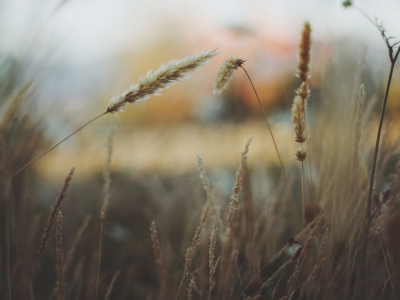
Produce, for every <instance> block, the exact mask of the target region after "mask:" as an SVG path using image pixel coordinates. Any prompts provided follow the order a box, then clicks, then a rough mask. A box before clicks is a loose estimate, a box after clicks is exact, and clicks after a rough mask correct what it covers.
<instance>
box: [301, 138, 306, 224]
mask: <svg viewBox="0 0 400 300" xmlns="http://www.w3.org/2000/svg"><path fill="white" fill-rule="evenodd" d="M301 145H302V146H303V144H301ZM301 204H302V215H303V218H302V220H303V227H304V228H305V227H306V220H305V216H304V211H305V209H306V204H305V199H304V162H303V161H302V162H301Z"/></svg>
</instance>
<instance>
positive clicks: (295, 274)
mask: <svg viewBox="0 0 400 300" xmlns="http://www.w3.org/2000/svg"><path fill="white" fill-rule="evenodd" d="M324 219H325V216H324V215H320V216H319V217H318V221H317V223H316V224H315V227H314V228H313V229H312V230H311V232H310V234H309V235H308V237H307V240H306V242H305V243H304V246H303V247H302V248H301V252H300V256H299V257H298V259H297V263H296V266H295V268H294V271H293V274H292V276H290V278H289V281H288V288H289V292H288V295H292V291H293V290H294V286H295V285H296V281H297V277H298V276H299V274H300V270H301V266H302V265H303V261H304V259H305V256H306V254H307V252H308V248H309V247H310V244H311V241H312V238H313V237H314V236H315V234H316V233H317V230H319V228H320V226H321V224H322V222H323V220H324ZM295 256H296V255H295ZM289 299H290V297H289Z"/></svg>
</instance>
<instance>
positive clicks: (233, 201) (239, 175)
mask: <svg viewBox="0 0 400 300" xmlns="http://www.w3.org/2000/svg"><path fill="white" fill-rule="evenodd" d="M251 141H252V139H251V138H250V139H249V140H248V141H247V143H246V146H245V148H244V151H243V152H242V157H241V160H240V166H239V170H238V171H237V173H236V182H235V186H234V187H233V192H232V196H231V202H230V203H229V211H228V218H227V221H228V222H227V228H226V231H227V232H228V231H229V228H230V224H231V222H232V219H233V216H234V214H235V211H236V209H237V203H238V200H239V193H240V190H241V189H242V180H243V172H244V168H245V165H246V164H247V153H248V152H249V146H250V143H251Z"/></svg>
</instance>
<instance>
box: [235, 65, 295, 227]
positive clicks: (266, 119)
mask: <svg viewBox="0 0 400 300" xmlns="http://www.w3.org/2000/svg"><path fill="white" fill-rule="evenodd" d="M241 68H242V69H243V71H244V73H246V76H247V78H248V79H249V81H250V84H251V86H252V88H253V91H254V93H255V94H256V97H257V101H258V104H259V105H260V107H261V110H262V112H263V115H264V120H265V123H267V127H268V130H269V133H270V134H271V138H272V141H273V143H274V146H275V151H276V154H277V155H278V159H279V163H280V165H281V169H282V172H283V176H284V177H285V182H286V184H287V186H289V179H288V177H287V175H286V171H285V167H284V166H283V162H282V158H281V155H280V154H279V150H278V146H277V145H276V141H275V137H274V134H273V133H272V129H271V126H270V125H269V122H268V118H267V114H266V113H265V110H264V107H263V106H262V104H261V101H260V97H259V96H258V93H257V90H256V88H255V86H254V84H253V81H252V80H251V79H250V76H249V73H247V71H246V69H245V68H244V67H243V66H241ZM289 194H290V198H291V199H292V201H293V206H292V210H293V214H294V215H296V212H295V206H296V203H295V201H294V197H293V195H292V192H291V190H290V189H289ZM298 221H299V223H301V220H299V218H298Z"/></svg>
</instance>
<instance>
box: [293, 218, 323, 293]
mask: <svg viewBox="0 0 400 300" xmlns="http://www.w3.org/2000/svg"><path fill="white" fill-rule="evenodd" d="M329 234H330V227H329V226H327V227H326V228H325V234H324V236H323V238H322V242H321V246H320V247H319V252H318V256H317V261H316V263H315V266H314V268H313V270H312V271H311V273H310V275H308V278H307V280H306V281H305V282H304V283H303V285H302V287H301V290H300V296H299V299H302V298H303V297H304V294H305V292H306V289H307V288H308V287H310V286H312V285H313V284H315V283H316V282H317V277H318V276H319V273H320V270H321V268H322V264H323V263H324V261H325V259H326V254H327V253H326V243H327V241H328V237H329Z"/></svg>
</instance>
